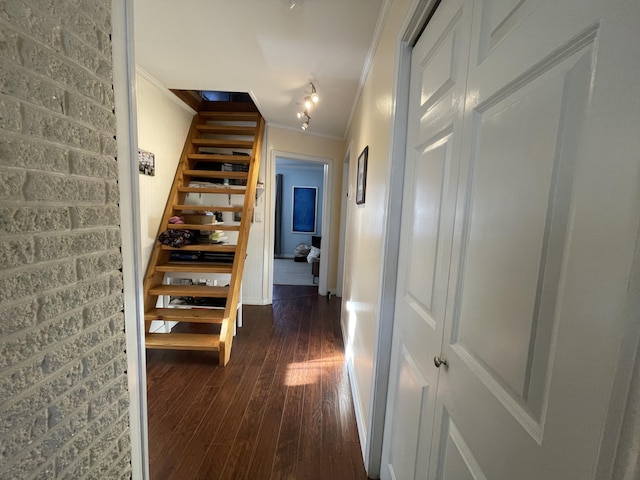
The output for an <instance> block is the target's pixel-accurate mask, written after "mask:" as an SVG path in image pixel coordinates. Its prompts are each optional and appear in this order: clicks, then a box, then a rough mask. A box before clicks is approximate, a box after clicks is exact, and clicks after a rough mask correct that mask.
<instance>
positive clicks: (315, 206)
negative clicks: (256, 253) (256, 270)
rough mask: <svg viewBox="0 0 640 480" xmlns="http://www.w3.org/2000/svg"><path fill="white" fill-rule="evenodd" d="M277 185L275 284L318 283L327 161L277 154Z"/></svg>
mask: <svg viewBox="0 0 640 480" xmlns="http://www.w3.org/2000/svg"><path fill="white" fill-rule="evenodd" d="M275 189H276V192H275V206H274V227H273V234H274V242H273V246H274V247H273V252H272V253H273V285H274V286H275V285H304V286H316V287H317V285H318V283H319V277H320V257H321V253H322V224H323V215H324V209H323V199H324V164H322V163H319V162H305V161H301V160H297V159H295V158H286V157H280V156H277V157H276V182H275Z"/></svg>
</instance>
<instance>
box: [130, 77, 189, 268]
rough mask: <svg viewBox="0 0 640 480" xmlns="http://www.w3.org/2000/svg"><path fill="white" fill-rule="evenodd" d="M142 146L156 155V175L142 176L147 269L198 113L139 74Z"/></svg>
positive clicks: (141, 192) (143, 243) (138, 94)
mask: <svg viewBox="0 0 640 480" xmlns="http://www.w3.org/2000/svg"><path fill="white" fill-rule="evenodd" d="M136 89H137V92H136V93H137V104H138V109H137V114H138V147H139V148H141V149H142V150H147V151H149V152H152V153H154V154H155V161H156V171H155V176H153V177H151V176H148V175H142V174H139V175H138V181H139V185H140V237H141V244H142V265H143V268H145V269H146V267H147V263H148V262H149V257H150V255H151V250H152V249H153V244H154V243H155V241H156V237H157V235H158V227H159V226H160V219H161V218H162V214H163V213H164V208H165V205H166V203H167V197H168V196H169V191H170V190H171V185H172V183H173V178H174V176H175V174H176V168H177V166H178V162H179V160H180V154H181V153H182V149H183V147H184V141H185V140H186V138H187V133H188V132H189V127H190V125H191V120H192V119H193V116H194V115H195V112H194V111H193V110H192V109H191V108H189V107H187V106H186V105H185V104H184V103H183V102H182V101H181V100H179V99H178V97H176V96H175V95H174V94H173V93H171V92H170V91H169V90H167V89H164V88H162V87H161V86H160V85H159V84H158V83H157V82H156V81H155V80H154V79H153V78H152V77H150V76H148V74H146V73H144V72H143V71H141V70H138V71H137V73H136Z"/></svg>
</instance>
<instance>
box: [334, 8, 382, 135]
mask: <svg viewBox="0 0 640 480" xmlns="http://www.w3.org/2000/svg"><path fill="white" fill-rule="evenodd" d="M392 3H393V1H392V0H383V4H382V8H381V9H380V14H379V15H378V21H377V23H376V26H375V29H374V30H373V36H372V37H371V44H370V45H369V51H368V52H367V57H366V58H365V61H364V65H363V66H362V73H361V74H360V82H358V89H357V90H356V94H355V95H354V97H353V103H352V104H351V111H350V112H349V118H348V119H347V128H345V129H344V132H345V133H344V138H342V140H346V138H347V132H348V131H349V129H350V128H351V122H352V121H353V116H354V115H355V113H356V107H357V106H358V102H359V101H360V97H361V96H362V90H363V89H364V84H365V83H366V81H367V78H368V77H369V72H370V71H371V65H373V58H374V57H375V55H376V50H378V44H379V43H380V39H381V38H382V32H383V31H384V26H385V25H386V23H387V19H388V17H389V12H390V11H391V4H392Z"/></svg>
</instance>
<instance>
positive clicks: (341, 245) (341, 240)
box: [336, 145, 351, 297]
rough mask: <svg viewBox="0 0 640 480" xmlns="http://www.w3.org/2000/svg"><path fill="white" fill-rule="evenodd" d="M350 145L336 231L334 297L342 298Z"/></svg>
mask: <svg viewBox="0 0 640 480" xmlns="http://www.w3.org/2000/svg"><path fill="white" fill-rule="evenodd" d="M350 155H351V145H349V148H347V153H345V155H344V161H343V162H342V185H341V187H340V227H339V230H338V270H337V273H336V296H338V297H342V290H343V288H344V266H345V250H346V248H345V247H346V245H347V243H346V235H347V205H348V200H349V164H350V162H349V156H350Z"/></svg>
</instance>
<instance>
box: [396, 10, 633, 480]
mask: <svg viewBox="0 0 640 480" xmlns="http://www.w3.org/2000/svg"><path fill="white" fill-rule="evenodd" d="M472 5H473V14H472V20H471V26H470V27H469V30H468V31H467V32H470V55H469V56H466V55H465V53H464V51H465V50H464V49H462V50H457V49H456V44H455V42H453V44H452V45H453V46H452V47H451V48H449V47H448V46H447V45H448V44H447V42H448V40H447V34H446V31H447V28H449V26H450V25H452V24H457V25H462V24H463V23H464V19H465V18H466V15H467V12H470V11H471V9H470V8H465V7H464V6H461V3H460V2H458V1H455V0H452V1H448V0H444V1H443V2H442V4H441V5H440V7H439V9H438V11H437V12H436V15H435V16H434V17H433V19H432V21H431V23H430V24H429V26H428V27H427V29H426V30H425V32H424V34H423V35H422V38H421V39H420V41H419V43H418V45H417V46H416V49H415V51H414V59H413V69H414V70H413V75H412V87H411V92H412V96H411V105H412V111H411V113H410V124H411V126H410V128H411V132H412V133H411V134H410V135H409V141H408V146H407V151H408V152H409V154H408V156H407V180H406V189H405V190H406V191H405V194H404V195H405V197H404V203H403V209H404V211H403V220H402V222H403V225H402V232H403V239H404V244H403V247H402V252H401V259H400V265H399V278H398V297H397V305H398V306H397V311H396V319H395V331H394V349H393V354H392V379H393V383H392V384H391V389H390V397H389V399H390V402H389V414H390V421H389V422H388V424H387V425H388V428H387V430H386V433H385V436H386V437H385V440H386V443H385V453H384V455H385V457H384V461H386V464H387V468H386V469H385V468H384V465H383V475H384V476H385V478H396V479H397V480H404V479H412V478H429V479H434V480H435V479H445V480H466V479H469V480H471V479H475V480H479V479H489V480H514V479H518V480H589V479H594V478H595V467H596V462H597V460H598V455H599V447H600V440H601V436H602V432H603V428H604V424H605V421H606V415H607V409H608V402H609V400H610V395H611V392H612V388H613V378H614V375H615V368H616V361H617V358H618V357H617V353H618V346H619V343H620V341H621V339H622V336H623V334H624V329H625V325H624V319H623V311H624V307H625V305H626V301H627V295H629V293H630V292H628V291H627V287H628V281H629V274H630V268H631V265H632V263H633V261H634V246H635V242H636V239H637V234H638V218H639V216H640V212H639V207H638V198H640V191H639V190H640V188H639V185H638V178H639V175H640V172H639V170H640V168H639V163H640V162H639V161H638V151H639V145H638V139H637V137H638V135H637V128H638V97H639V96H640V91H639V90H640V86H639V85H640V84H639V82H638V76H639V74H638V72H639V70H638V68H639V67H640V48H638V45H640V34H639V32H640V30H639V29H638V28H637V26H636V25H635V24H636V23H637V18H638V14H639V13H640V12H639V9H638V4H637V2H635V1H633V0H625V1H619V2H609V3H605V2H602V1H600V0H557V1H539V0H538V1H534V0H484V1H475V2H472ZM460 7H462V10H460ZM460 12H461V13H460ZM634 19H635V20H634ZM456 34H458V33H457V32H456ZM465 35H466V33H465V32H462V31H460V32H459V37H457V38H463V37H464V36H465ZM454 37H455V35H454ZM423 43H425V44H426V47H424V46H423ZM423 48H426V49H427V50H428V51H429V52H433V53H426V54H425V53H424V52H423ZM443 51H448V52H452V53H451V55H450V58H451V59H452V60H451V61H449V62H447V61H445V60H444V57H443V55H442V54H441V52H443ZM460 58H465V59H468V68H465V67H464V66H459V65H460V64H459V63H458V62H455V61H454V60H453V59H455V60H460ZM452 65H456V68H453V67H452ZM418 68H420V69H422V71H421V72H417V71H416V70H417V69H418ZM463 71H464V72H465V75H466V76H465V77H462V78H461V77H459V76H455V75H454V74H452V73H449V72H456V73H457V74H459V73H460V72H463ZM416 77H421V79H420V80H416ZM445 77H448V78H446V80H445V81H443V82H441V81H440V79H443V78H445ZM434 83H435V84H437V86H435V87H433V88H431V87H430V86H431V85H433V84H434ZM457 88H463V89H465V90H464V91H465V93H464V95H462V94H459V95H458V97H457V101H453V102H451V104H450V106H449V107H448V108H447V107H446V106H447V105H449V101H448V100H445V101H444V102H443V101H442V100H441V101H440V102H438V101H437V100H436V103H433V102H432V103H431V104H429V98H431V97H432V96H433V95H436V96H438V95H440V96H443V98H446V96H447V95H451V96H452V97H453V98H455V97H456V94H455V93H444V92H454V91H457V90H456V89H457ZM447 118H450V119H452V120H451V121H449V122H447V121H446V119H447ZM461 120H462V129H460V121H461ZM439 122H441V123H439ZM440 125H443V127H442V128H440ZM448 125H450V126H448ZM430 129H431V130H430ZM423 131H424V132H428V133H427V134H426V135H425V136H424V137H420V136H419V135H418V136H417V137H416V136H415V135H416V133H415V132H423ZM458 135H460V137H459V138H460V141H461V143H458V140H457V139H458ZM443 147H444V148H443ZM447 149H449V150H448V151H447ZM443 151H447V153H439V152H443ZM447 154H450V157H447ZM417 159H420V160H422V159H425V160H432V161H430V162H429V161H425V162H422V161H419V160H417ZM427 165H428V166H427ZM436 165H442V167H440V169H438V168H437V167H436ZM438 179H439V180H438ZM452 193H453V194H454V195H456V197H457V200H456V202H455V206H452V203H451V199H450V195H451V194H452ZM433 212H438V213H437V214H434V213H433ZM434 219H435V220H434ZM452 221H453V222H454V226H453V230H451V222H452ZM416 232H417V233H416ZM423 232H431V234H427V233H423ZM451 232H453V233H451ZM449 240H450V241H449ZM418 246H420V247H421V248H418ZM429 272H431V273H430V274H429ZM443 300H444V301H445V304H444V305H443V304H442V303H441V302H442V301H443ZM434 357H439V359H444V360H446V362H447V364H448V366H445V365H442V366H441V367H440V368H439V369H437V370H436V369H435V365H434V363H433V358H434ZM433 409H435V413H434V410H433ZM432 419H433V420H432Z"/></svg>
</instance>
